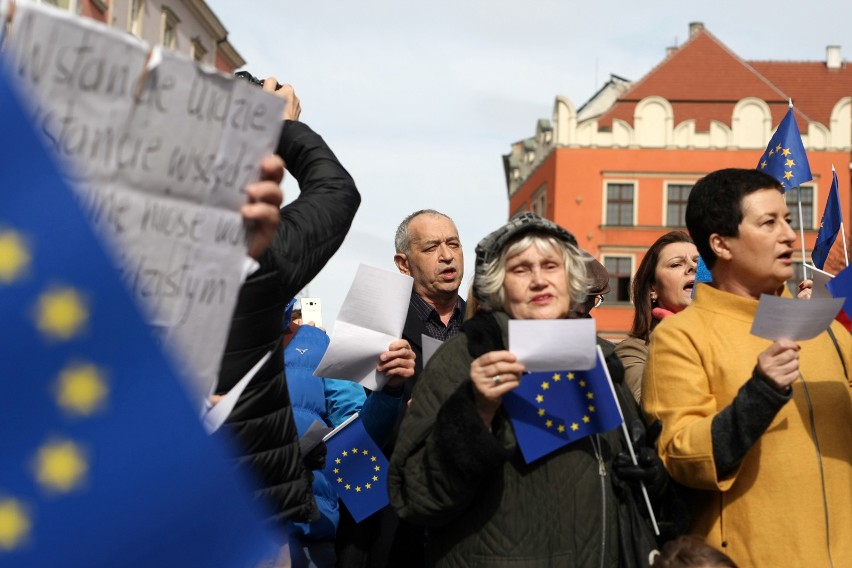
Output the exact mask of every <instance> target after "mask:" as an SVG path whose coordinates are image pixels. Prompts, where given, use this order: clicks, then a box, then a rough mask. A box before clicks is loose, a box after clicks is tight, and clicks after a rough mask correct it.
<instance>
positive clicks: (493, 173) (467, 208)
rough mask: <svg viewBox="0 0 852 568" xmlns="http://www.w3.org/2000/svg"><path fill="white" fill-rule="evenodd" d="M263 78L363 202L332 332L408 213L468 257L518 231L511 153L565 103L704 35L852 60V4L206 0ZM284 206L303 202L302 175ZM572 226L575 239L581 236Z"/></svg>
mask: <svg viewBox="0 0 852 568" xmlns="http://www.w3.org/2000/svg"><path fill="white" fill-rule="evenodd" d="M208 4H209V5H210V6H211V7H212V8H213V10H214V11H215V12H216V14H217V15H218V16H219V18H220V19H221V20H222V22H223V23H224V25H225V27H227V28H228V30H229V31H230V40H231V42H232V43H233V45H234V46H235V47H236V48H237V50H238V51H239V52H240V53H241V54H242V55H243V57H244V58H245V59H246V60H247V61H248V64H247V66H246V69H248V70H249V71H251V72H252V73H254V74H255V75H258V76H266V75H275V76H276V77H278V78H279V80H281V81H282V82H285V81H286V82H289V83H291V84H293V86H294V87H295V88H296V92H297V94H298V95H299V96H300V98H301V101H302V109H303V111H302V120H303V121H304V122H305V123H307V124H309V125H310V126H311V127H312V128H314V129H315V130H316V131H317V132H319V133H320V134H322V135H323V137H324V138H325V139H326V140H327V141H328V143H329V145H330V146H331V147H332V149H333V150H334V151H335V153H336V154H337V156H338V157H339V158H340V160H341V161H342V162H343V164H344V165H345V166H346V167H347V169H348V170H349V171H350V172H351V173H352V175H353V176H354V178H355V181H356V183H357V184H358V187H359V189H360V191H361V194H362V196H363V202H362V205H361V209H360V211H359V212H358V215H357V217H356V219H355V223H354V226H353V228H352V230H351V231H350V233H349V236H348V237H347V240H346V242H345V243H344V245H343V247H342V249H341V250H340V252H338V254H337V255H336V256H335V257H334V258H333V259H332V261H331V262H330V263H329V265H328V266H327V267H326V269H325V270H323V272H322V273H321V274H320V275H319V276H318V277H317V278H316V279H315V281H314V282H313V283H312V284H311V285H310V288H309V291H310V294H311V295H312V296H320V297H321V298H322V299H323V311H324V317H325V320H326V322H327V323H330V322H332V321H333V320H334V318H335V317H336V315H337V312H338V310H339V307H340V304H341V302H342V301H343V297H344V296H345V294H346V291H347V290H348V287H349V283H350V282H351V279H352V277H353V276H354V274H355V269H356V268H357V266H358V264H359V263H361V262H364V263H367V264H371V265H373V266H378V267H382V268H386V269H393V263H392V257H393V252H394V251H393V233H394V231H395V229H396V226H397V225H398V223H399V221H400V220H402V218H403V217H405V215H407V214H408V213H410V212H412V211H414V210H416V209H422V208H434V209H439V210H441V211H444V212H446V213H447V214H449V215H450V216H451V217H453V218H454V219H455V221H456V224H457V225H458V227H459V231H460V234H461V237H462V242H463V245H464V247H465V250H466V251H467V259H466V264H467V272H466V274H467V276H466V277H465V282H464V285H463V290H462V292H463V295H464V294H465V293H466V290H467V286H468V284H469V282H470V277H471V276H472V274H473V259H474V247H475V246H476V243H477V242H478V240H479V239H480V238H481V237H482V236H484V235H485V234H486V233H488V232H489V231H491V230H493V229H494V228H496V227H497V226H499V225H500V224H501V223H502V222H503V221H505V219H506V216H507V214H508V205H507V204H508V199H507V194H506V185H505V182H504V175H503V166H502V159H501V155H502V154H505V153H507V152H508V150H509V145H510V144H511V143H512V142H515V141H517V140H520V139H523V138H527V137H529V136H532V135H533V134H534V132H535V124H536V121H537V120H538V119H539V118H549V117H550V115H551V112H552V107H553V101H554V99H555V97H556V96H557V95H564V96H567V97H568V98H569V99H571V101H572V102H573V103H574V105H575V106H577V107H579V106H580V105H581V104H582V103H583V102H585V101H586V100H587V99H588V98H589V97H590V96H591V95H592V94H593V93H594V92H595V91H596V90H597V89H598V88H599V87H600V85H601V84H602V83H603V82H604V81H605V80H606V79H607V78H608V77H609V74H610V73H615V74H617V75H620V76H622V77H626V78H628V79H631V80H636V79H639V78H641V77H642V76H643V75H645V74H646V73H647V72H648V71H650V70H651V69H652V68H653V67H654V66H655V65H657V64H658V63H659V62H660V61H661V60H662V58H663V57H664V55H665V49H666V47H668V46H671V45H676V44H678V45H679V44H681V43H683V42H684V41H685V40H686V37H687V31H688V25H689V22H693V21H700V22H703V23H704V24H705V27H706V28H707V29H708V30H709V31H710V32H711V33H713V34H714V35H715V36H716V37H717V38H719V39H720V40H721V41H722V42H723V43H725V44H726V45H727V46H728V47H729V48H730V49H731V50H733V51H734V52H735V53H737V54H738V55H739V56H740V57H743V58H744V59H752V60H753V59H761V60H763V59H773V60H823V59H824V58H825V47H826V46H827V45H841V46H842V47H843V50H844V51H843V56H844V59H849V58H850V54H852V42H848V40H847V45H843V42H844V40H846V39H847V38H848V37H849V33H848V29H849V22H850V21H852V3H850V2H849V1H848V0H825V1H822V2H819V3H812V4H807V3H802V2H798V3H794V2H788V1H780V2H779V1H776V2H770V3H766V2H761V3H757V2H754V3H752V2H742V1H739V2H732V1H729V0H722V1H716V2H703V3H695V2H683V1H677V2H676V1H669V0H666V1H659V2H639V3H637V2H626V1H624V0H617V1H612V2H583V3H579V2H571V1H566V0H533V1H530V2H517V1H513V2H508V1H506V0H490V1H488V2H486V1H484V0H479V1H473V0H455V1H446V0H434V1H431V2H406V1H399V0H396V1H392V0H361V1H358V2H347V1H343V0H337V1H335V0H318V1H310V2H303V1H302V2H293V1H290V0H244V1H241V2H235V1H233V0H208ZM284 190H285V193H286V194H287V195H286V198H287V199H288V200H291V199H293V198H295V197H296V195H297V194H298V188H297V185H296V184H295V182H294V181H293V178H292V177H288V178H287V180H286V181H285V182H284ZM569 229H570V227H569Z"/></svg>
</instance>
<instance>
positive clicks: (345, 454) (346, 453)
mask: <svg viewBox="0 0 852 568" xmlns="http://www.w3.org/2000/svg"><path fill="white" fill-rule="evenodd" d="M348 455H349V452H347V451H346V450H343V457H344V458H345V457H346V456H348ZM338 463H340V462H338Z"/></svg>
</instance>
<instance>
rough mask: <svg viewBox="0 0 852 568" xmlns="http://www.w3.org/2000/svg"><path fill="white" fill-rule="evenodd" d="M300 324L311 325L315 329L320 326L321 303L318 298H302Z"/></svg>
mask: <svg viewBox="0 0 852 568" xmlns="http://www.w3.org/2000/svg"><path fill="white" fill-rule="evenodd" d="M301 302H302V324H303V325H307V324H309V323H313V324H314V325H315V326H317V327H323V325H322V302H321V301H320V299H319V298H302V300H301Z"/></svg>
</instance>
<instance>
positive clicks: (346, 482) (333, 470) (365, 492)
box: [323, 413, 390, 523]
mask: <svg viewBox="0 0 852 568" xmlns="http://www.w3.org/2000/svg"><path fill="white" fill-rule="evenodd" d="M326 446H327V447H328V454H327V457H326V462H325V463H326V467H325V469H324V470H323V473H325V475H326V476H327V477H328V479H330V480H331V483H332V485H333V486H334V487H335V489H337V495H338V496H339V497H340V500H341V501H343V504H344V505H346V508H347V509H348V510H349V513H350V514H351V515H352V518H353V519H355V522H358V523H360V522H361V521H363V520H364V519H366V518H367V517H369V516H370V515H372V514H373V513H375V512H376V511H378V510H379V509H381V508H383V507H385V506H387V505H388V503H390V498H389V497H388V460H387V459H386V458H385V456H384V454H383V453H382V451H381V450H380V449H379V447H378V446H377V445H376V443H375V442H374V441H373V439H372V438H371V437H370V435H369V434H368V433H367V430H365V429H364V423H363V422H361V417H360V416H358V414H357V413H355V414H353V415H352V416H351V417H350V418H348V419H347V420H346V421H345V422H344V423H343V424H341V425H340V426H338V427H337V428H335V429H334V431H332V432H331V433H330V434H329V435H328V436H327V437H326Z"/></svg>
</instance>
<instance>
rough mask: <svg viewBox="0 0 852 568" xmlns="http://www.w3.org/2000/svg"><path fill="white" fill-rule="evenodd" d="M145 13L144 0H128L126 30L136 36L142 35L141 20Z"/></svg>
mask: <svg viewBox="0 0 852 568" xmlns="http://www.w3.org/2000/svg"><path fill="white" fill-rule="evenodd" d="M144 14H145V0H130V13H129V14H128V21H127V31H129V32H130V33H132V34H133V35H135V36H136V37H142V20H143V18H144Z"/></svg>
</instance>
